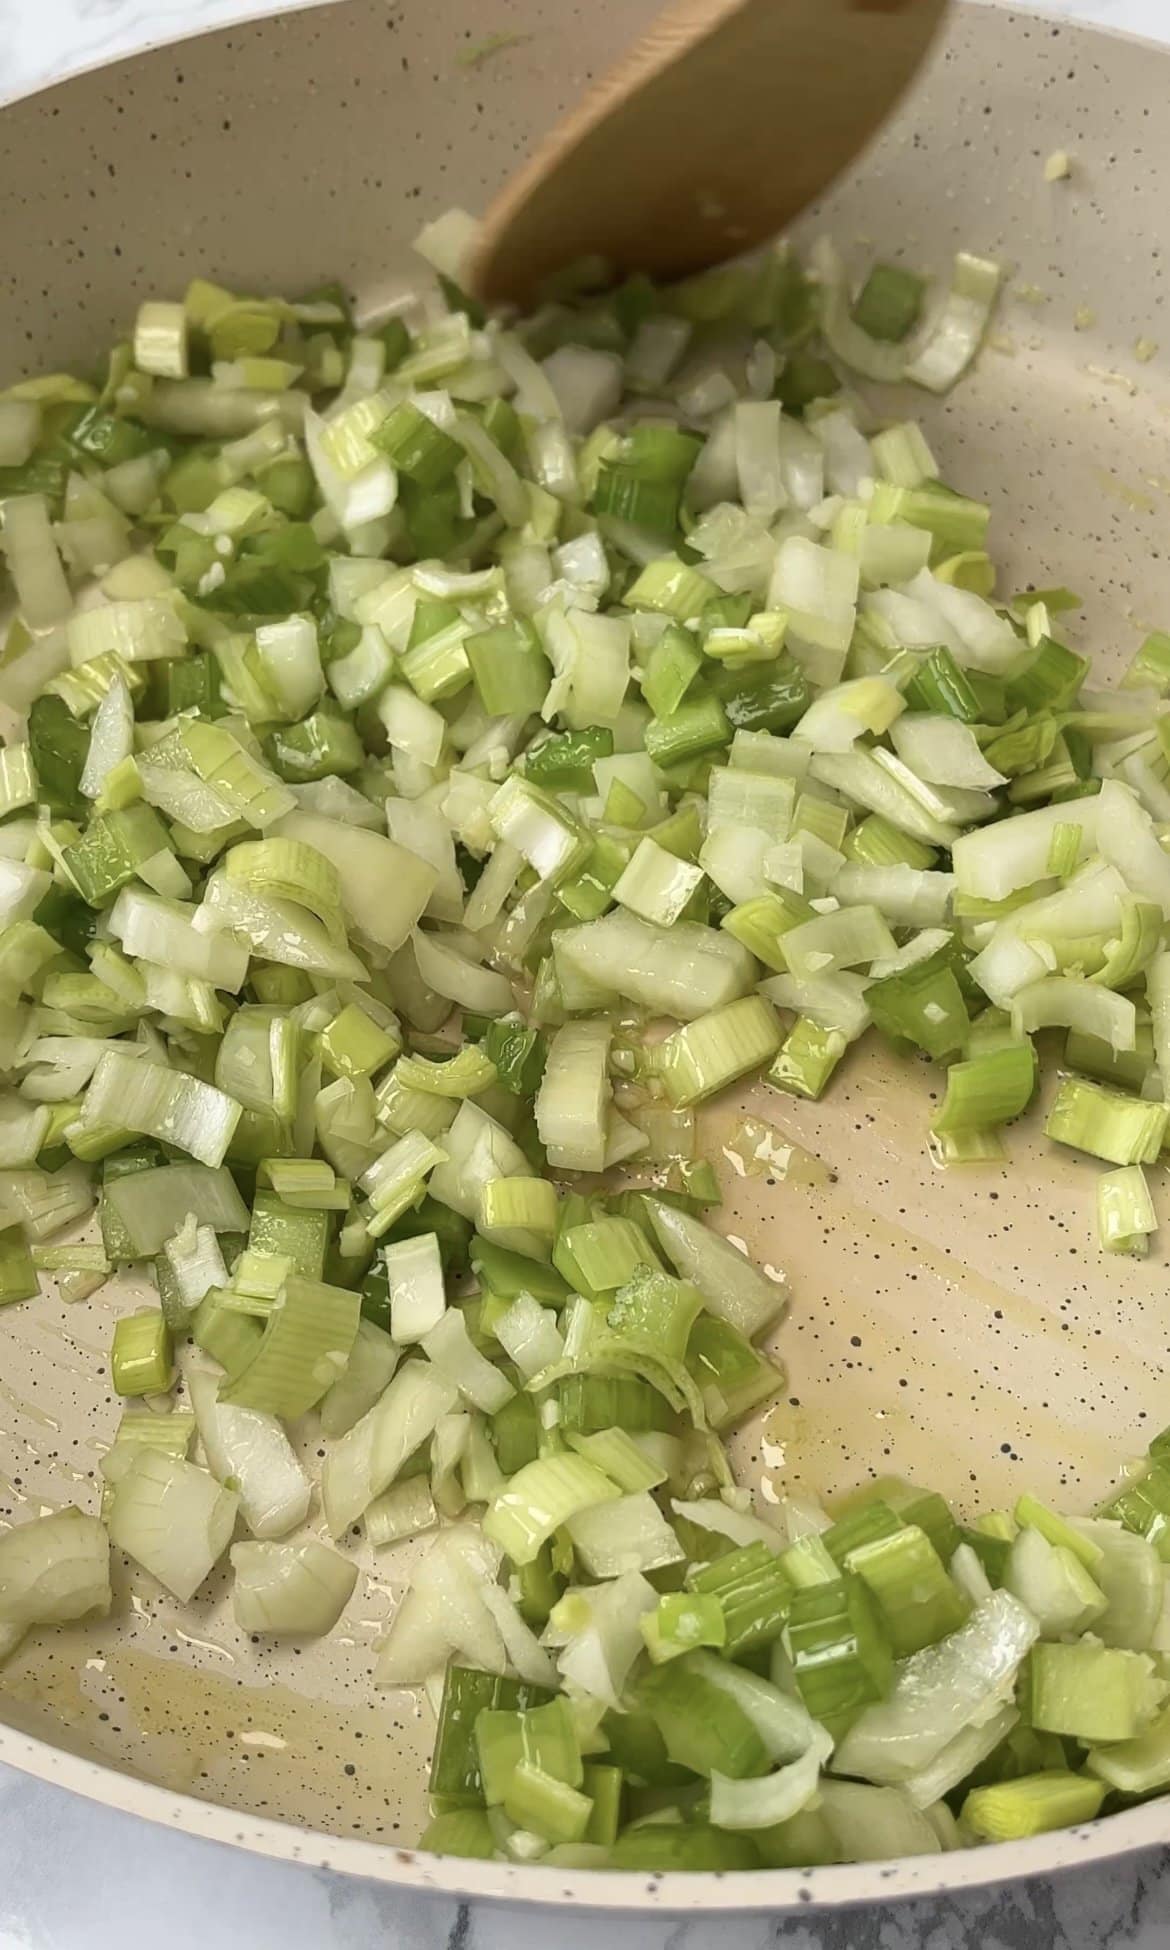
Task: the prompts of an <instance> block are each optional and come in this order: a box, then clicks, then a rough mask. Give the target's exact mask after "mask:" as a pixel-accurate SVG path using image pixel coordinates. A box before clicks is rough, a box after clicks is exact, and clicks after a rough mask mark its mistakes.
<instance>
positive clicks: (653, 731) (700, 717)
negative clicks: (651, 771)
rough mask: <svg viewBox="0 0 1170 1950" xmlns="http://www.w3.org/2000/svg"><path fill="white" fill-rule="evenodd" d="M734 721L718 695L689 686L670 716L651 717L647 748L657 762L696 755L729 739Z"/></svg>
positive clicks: (709, 750) (695, 756)
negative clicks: (689, 688)
mask: <svg viewBox="0 0 1170 1950" xmlns="http://www.w3.org/2000/svg"><path fill="white" fill-rule="evenodd" d="M733 722H734V720H732V719H731V718H730V717H729V715H728V713H727V712H726V711H725V709H724V707H723V705H722V703H721V702H720V700H719V698H717V697H713V696H712V695H711V694H710V692H707V693H702V692H699V691H698V690H697V689H692V690H691V691H689V692H688V694H687V696H686V697H685V698H684V700H683V702H682V703H681V704H680V705H679V706H678V708H677V710H675V711H673V712H672V713H671V715H670V716H669V717H667V718H651V720H650V722H649V724H648V725H647V726H646V750H647V751H648V752H649V754H650V756H651V758H652V759H653V760H654V762H655V764H656V765H677V764H678V763H680V761H683V760H686V759H692V758H699V757H701V756H703V755H704V754H705V753H708V752H712V751H715V750H717V749H718V748H719V747H720V746H722V745H726V744H728V743H729V742H730V739H731V731H732V724H733Z"/></svg>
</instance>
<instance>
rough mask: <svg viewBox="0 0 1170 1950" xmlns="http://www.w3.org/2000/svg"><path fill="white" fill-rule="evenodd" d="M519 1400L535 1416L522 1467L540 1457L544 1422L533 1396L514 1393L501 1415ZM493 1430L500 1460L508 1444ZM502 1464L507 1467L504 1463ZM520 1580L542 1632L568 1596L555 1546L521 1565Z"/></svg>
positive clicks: (527, 1609)
mask: <svg viewBox="0 0 1170 1950" xmlns="http://www.w3.org/2000/svg"><path fill="white" fill-rule="evenodd" d="M516 1403H527V1404H528V1405H529V1407H530V1408H532V1409H533V1415H532V1418H531V1427H532V1447H531V1451H530V1452H528V1453H525V1454H524V1456H523V1458H522V1461H521V1463H520V1465H519V1466H520V1467H521V1468H522V1467H523V1465H524V1463H526V1462H532V1461H533V1460H534V1459H535V1457H536V1453H537V1435H538V1433H539V1427H540V1425H539V1421H538V1420H537V1418H536V1415H535V1408H534V1404H533V1402H532V1397H531V1395H513V1397H512V1400H511V1401H510V1402H507V1403H505V1405H504V1407H503V1408H502V1409H501V1410H500V1411H499V1415H500V1416H506V1415H507V1413H508V1411H509V1410H510V1409H511V1408H513V1406H514V1405H515V1404H516ZM498 1420H499V1417H497V1418H496V1423H497V1424H498ZM492 1432H493V1434H494V1436H495V1438H496V1445H495V1446H496V1459H497V1461H499V1458H500V1452H501V1449H502V1448H503V1447H504V1446H505V1445H504V1444H502V1443H501V1441H500V1431H499V1427H498V1426H495V1425H494V1426H493V1431H492ZM500 1467H501V1468H503V1464H502V1463H501V1464H500ZM516 1583H517V1587H518V1588H517V1595H516V1602H517V1604H518V1605H519V1607H520V1611H521V1613H522V1615H523V1617H524V1620H525V1622H526V1624H528V1625H530V1626H531V1627H532V1629H533V1631H534V1632H540V1631H542V1630H543V1629H544V1627H545V1626H546V1625H547V1624H548V1620H549V1613H550V1612H551V1611H552V1608H553V1606H554V1605H555V1604H556V1603H557V1602H558V1600H559V1599H560V1598H561V1597H562V1596H563V1595H564V1589H565V1587H564V1583H563V1581H562V1579H560V1578H559V1577H558V1576H557V1574H556V1573H555V1571H554V1570H553V1568H552V1547H551V1545H549V1544H542V1545H541V1548H540V1550H539V1551H538V1552H537V1554H536V1556H535V1557H534V1558H533V1559H532V1562H531V1563H530V1564H521V1565H520V1566H519V1568H518V1569H517V1572H516Z"/></svg>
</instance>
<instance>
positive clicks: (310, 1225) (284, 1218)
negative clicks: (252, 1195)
mask: <svg viewBox="0 0 1170 1950" xmlns="http://www.w3.org/2000/svg"><path fill="white" fill-rule="evenodd" d="M328 1242H329V1214H328V1212H313V1211H301V1210H299V1209H297V1208H295V1207H293V1206H291V1205H286V1204H285V1202H284V1200H283V1199H282V1198H278V1197H277V1195H276V1193H275V1192H257V1194H256V1199H255V1202H254V1204H253V1206H252V1223H251V1226H250V1227H249V1229H248V1245H249V1247H250V1249H251V1250H252V1251H253V1252H258V1253H267V1254H269V1255H270V1256H271V1257H273V1258H280V1257H281V1256H284V1257H286V1258H288V1259H291V1261H292V1263H293V1271H294V1272H295V1273H297V1274H299V1275H300V1277H301V1278H302V1279H305V1280H319V1279H320V1278H321V1274H322V1272H323V1270H324V1266H325V1252H326V1247H327V1245H328Z"/></svg>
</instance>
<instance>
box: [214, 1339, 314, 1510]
mask: <svg viewBox="0 0 1170 1950" xmlns="http://www.w3.org/2000/svg"><path fill="white" fill-rule="evenodd" d="M187 1387H188V1392H189V1394H190V1397H191V1406H192V1408H193V1409H194V1410H195V1421H196V1424H197V1426H198V1429H199V1440H200V1442H201V1443H202V1444H203V1453H204V1455H205V1456H206V1458H207V1465H208V1468H209V1469H210V1470H211V1473H212V1475H213V1476H214V1477H215V1478H216V1479H217V1481H219V1482H221V1483H230V1484H231V1485H232V1488H233V1489H234V1490H235V1492H236V1494H237V1495H238V1497H239V1500H240V1514H241V1516H242V1517H243V1519H244V1522H245V1523H246V1524H247V1526H248V1529H249V1530H250V1531H251V1532H252V1535H253V1536H254V1537H264V1538H270V1537H284V1536H287V1534H288V1532H289V1531H290V1530H295V1529H296V1527H297V1525H298V1524H299V1523H303V1522H304V1521H305V1518H306V1517H307V1515H308V1513H309V1498H310V1496H311V1495H312V1485H311V1484H310V1482H309V1478H308V1476H307V1475H306V1474H305V1472H304V1470H303V1469H302V1468H301V1465H300V1463H299V1462H298V1461H297V1458H296V1456H295V1455H294V1453H293V1447H292V1444H291V1443H290V1441H289V1439H288V1437H287V1435H286V1434H285V1432H284V1430H283V1429H282V1427H281V1425H280V1423H279V1422H278V1421H277V1419H276V1416H275V1415H262V1414H261V1413H260V1411H259V1410H258V1409H254V1408H236V1407H234V1406H233V1405H232V1404H231V1403H230V1402H221V1401H219V1400H217V1396H218V1393H219V1376H218V1375H213V1374H211V1373H210V1372H209V1371H208V1370H207V1369H205V1368H202V1369H197V1370H195V1372H193V1373H192V1374H190V1375H189V1376H188V1378H187Z"/></svg>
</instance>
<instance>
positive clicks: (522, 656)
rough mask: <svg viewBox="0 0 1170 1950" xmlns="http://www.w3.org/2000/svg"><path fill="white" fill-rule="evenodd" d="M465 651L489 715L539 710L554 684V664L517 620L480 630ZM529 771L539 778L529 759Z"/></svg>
mask: <svg viewBox="0 0 1170 1950" xmlns="http://www.w3.org/2000/svg"><path fill="white" fill-rule="evenodd" d="M456 616H458V612H457V613H456ZM463 650H464V654H465V656H466V658H467V661H468V663H469V664H470V665H471V676H472V681H473V682H474V684H475V688H476V690H477V691H478V693H479V699H480V703H481V704H482V705H483V708H484V710H485V711H487V712H488V713H489V715H490V716H492V717H503V716H505V715H509V714H515V715H516V716H519V717H523V716H526V715H527V714H529V713H530V712H534V711H539V710H540V707H541V705H542V704H543V703H544V700H545V696H546V694H547V692H548V687H549V685H550V684H551V682H552V665H551V664H550V663H549V661H548V658H547V657H546V656H545V654H544V651H543V650H542V649H541V646H540V642H539V639H538V638H537V635H536V632H535V630H534V629H532V627H531V625H529V624H527V623H525V622H522V621H517V622H513V623H506V624H498V625H496V626H495V627H493V628H492V629H488V630H477V631H476V632H475V633H474V634H473V635H471V636H468V637H465V638H464V640H463ZM609 736H610V746H611V749H612V734H609ZM526 769H527V770H528V772H529V776H530V777H535V776H536V774H534V773H533V772H532V769H531V761H530V760H528V761H526Z"/></svg>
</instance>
